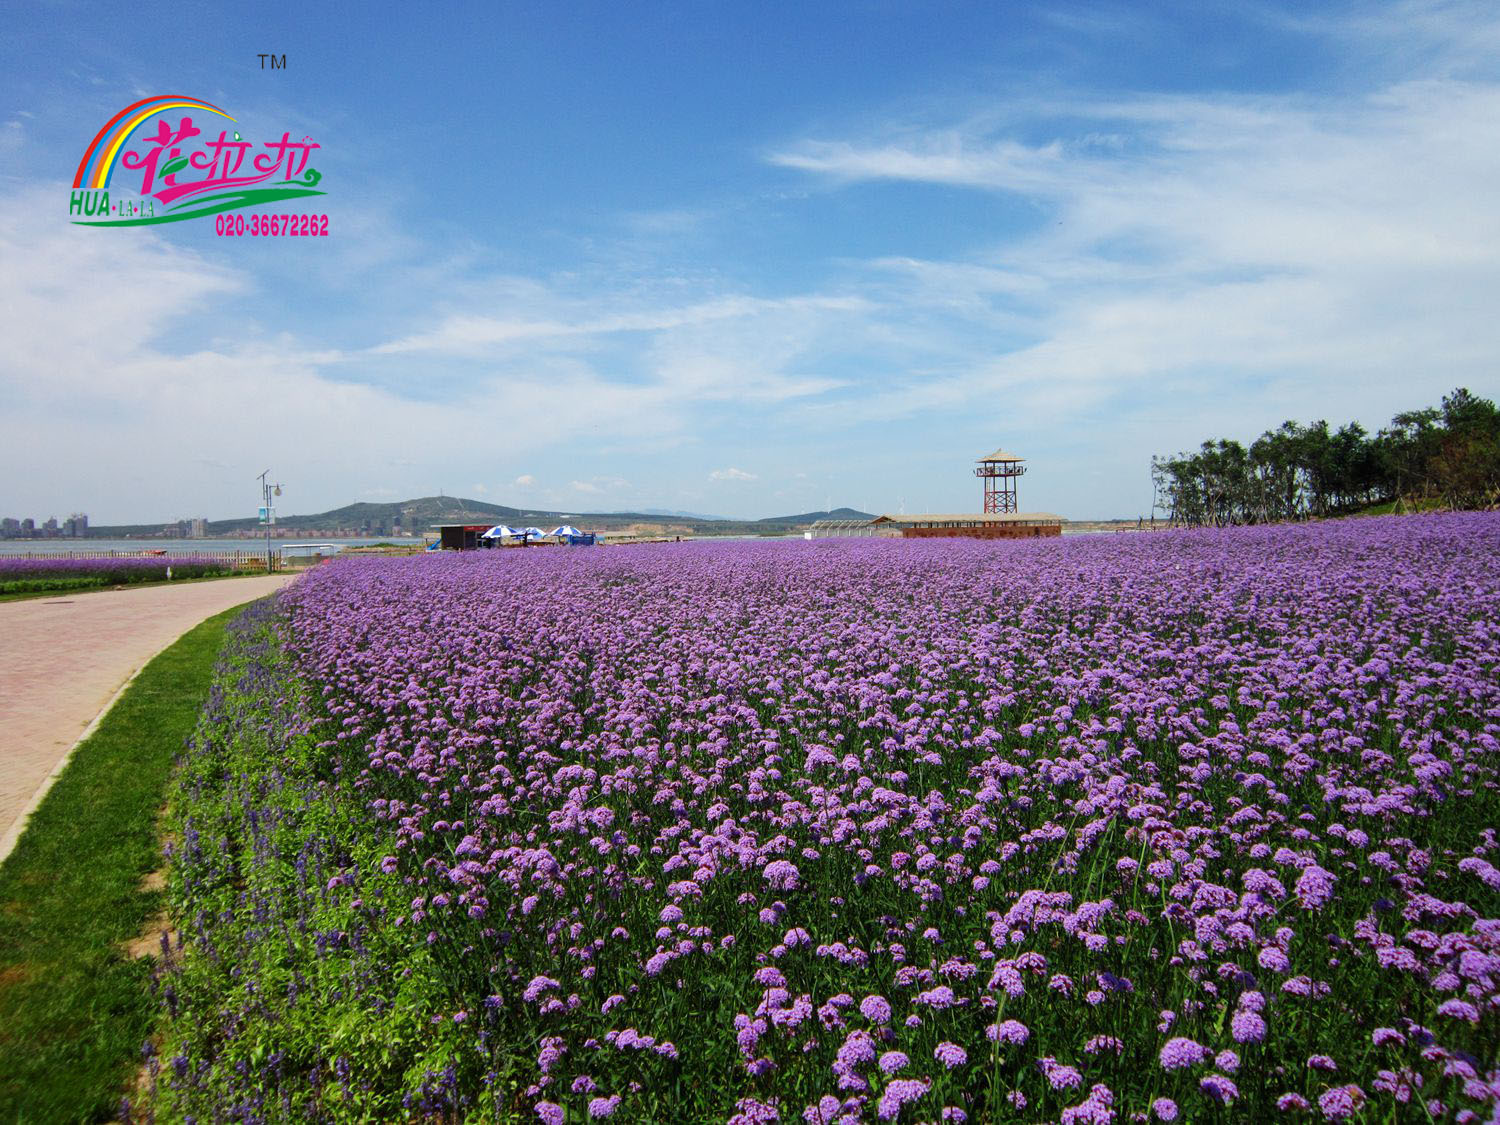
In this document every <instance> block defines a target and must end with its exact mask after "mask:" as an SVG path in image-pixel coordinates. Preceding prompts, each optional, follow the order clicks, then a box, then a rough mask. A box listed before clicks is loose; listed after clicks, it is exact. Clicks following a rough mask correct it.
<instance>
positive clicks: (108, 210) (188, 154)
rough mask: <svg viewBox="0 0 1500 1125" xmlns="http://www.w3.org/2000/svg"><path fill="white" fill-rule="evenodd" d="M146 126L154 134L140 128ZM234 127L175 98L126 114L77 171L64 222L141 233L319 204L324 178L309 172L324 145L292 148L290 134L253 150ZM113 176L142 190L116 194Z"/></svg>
mask: <svg viewBox="0 0 1500 1125" xmlns="http://www.w3.org/2000/svg"><path fill="white" fill-rule="evenodd" d="M195 118H196V123H195ZM153 120H154V121H155V128H154V130H149V129H143V128H142V126H144V125H146V124H147V123H148V122H151V121H153ZM234 121H235V119H234V118H233V117H231V116H230V115H229V114H227V113H225V112H224V111H223V110H222V109H220V108H219V107H218V106H216V105H213V104H211V103H209V102H205V101H203V100H201V99H199V98H190V97H186V96H184V95H181V94H167V95H163V96H159V97H154V98H143V99H142V100H140V101H138V102H136V103H135V104H133V105H128V106H126V107H125V108H124V109H122V110H121V111H120V112H119V113H117V114H115V115H114V116H113V117H111V118H110V119H109V121H108V122H106V123H105V126H104V128H102V129H100V130H99V132H98V133H96V134H95V135H94V139H93V141H92V143H90V145H89V147H88V148H87V149H86V150H85V151H84V154H83V159H81V160H80V161H79V162H78V170H77V171H76V172H75V173H74V175H73V191H72V195H71V197H70V199H69V204H68V214H69V215H70V216H72V217H73V222H74V223H76V224H79V225H83V226H141V225H144V224H149V223H175V222H180V221H182V220H183V219H196V218H200V217H202V216H205V215H217V214H220V213H222V212H225V211H237V210H242V209H244V208H249V207H258V206H261V205H264V204H268V203H278V202H281V201H283V200H288V199H297V198H301V197H303V196H310V195H324V194H326V193H325V192H323V191H320V190H317V185H318V184H319V182H320V181H321V180H322V178H323V177H322V175H321V174H320V173H319V172H318V171H317V169H315V168H311V167H309V166H308V160H309V158H310V157H311V156H312V154H313V152H315V151H316V150H318V149H320V148H322V147H323V146H322V145H320V144H318V143H317V142H316V141H314V140H313V139H312V138H311V137H303V138H302V139H301V140H297V141H294V140H293V139H292V136H291V133H290V132H284V133H282V134H281V137H280V138H279V139H276V140H270V141H265V142H262V143H260V144H256V143H255V142H254V141H248V140H245V139H244V138H243V137H241V136H240V134H239V133H238V132H237V131H236V130H234V128H233V125H234ZM221 123H228V127H221ZM138 132H139V135H138V136H137V133H138ZM215 132H217V136H215V135H214V134H215ZM120 172H126V173H137V174H139V175H140V177H141V179H140V187H139V188H138V189H136V190H134V191H131V192H126V191H124V190H122V189H121V188H120V184H119V181H120V180H123V179H126V178H127V177H126V176H121V175H117V173H120ZM112 194H113V198H111V196H112ZM281 218H282V219H285V220H290V219H291V218H292V216H282V217H281ZM300 218H301V217H300V216H298V219H299V220H300ZM242 219H243V216H241V217H239V218H238V219H236V222H237V223H240V222H241V221H242ZM324 225H326V223H325V224H324ZM284 226H288V224H286V223H280V222H279V223H278V224H276V226H275V227H274V228H273V229H276V230H280V229H283V227H284ZM293 226H296V229H299V230H300V225H298V224H293ZM288 229H290V226H288Z"/></svg>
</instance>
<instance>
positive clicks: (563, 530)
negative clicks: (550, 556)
mask: <svg viewBox="0 0 1500 1125" xmlns="http://www.w3.org/2000/svg"><path fill="white" fill-rule="evenodd" d="M581 534H583V533H582V532H581V531H579V530H578V529H577V528H576V527H574V526H573V525H572V524H568V523H565V524H563V525H562V526H561V527H554V528H553V529H552V530H551V531H549V532H547V536H548V537H549V538H552V539H563V538H571V537H572V536H574V535H581Z"/></svg>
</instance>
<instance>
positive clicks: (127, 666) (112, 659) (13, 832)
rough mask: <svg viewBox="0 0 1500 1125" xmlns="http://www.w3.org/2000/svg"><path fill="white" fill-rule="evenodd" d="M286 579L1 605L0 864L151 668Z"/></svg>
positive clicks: (205, 583)
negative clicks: (208, 623) (189, 635)
mask: <svg viewBox="0 0 1500 1125" xmlns="http://www.w3.org/2000/svg"><path fill="white" fill-rule="evenodd" d="M291 580H292V576H291V575H279V574H278V575H271V576H270V577H261V578H227V579H223V580H218V581H215V580H200V581H194V582H184V583H182V584H181V585H176V586H173V585H167V586H148V587H145V588H142V589H134V590H132V589H128V588H127V589H124V590H100V591H95V592H92V593H80V594H59V595H58V596H57V597H55V598H33V599H30V600H26V601H16V602H0V860H3V859H4V858H5V857H6V856H7V855H9V854H10V851H11V849H12V848H13V847H14V846H15V842H16V840H17V839H18V838H19V837H20V834H21V829H22V828H23V827H24V823H25V820H26V818H27V817H28V816H30V815H31V810H32V809H33V808H35V807H36V805H37V804H38V803H40V801H41V798H42V795H43V794H45V793H46V791H47V789H48V788H49V787H50V786H51V784H52V780H53V778H54V777H55V776H56V774H57V773H59V772H61V766H62V764H63V762H64V761H65V760H66V759H67V756H68V754H69V753H70V752H71V751H72V749H73V747H74V745H75V744H76V743H77V742H78V740H79V738H80V737H82V735H83V734H84V733H85V732H86V731H87V730H88V729H89V728H90V727H91V726H92V724H93V723H94V722H95V721H96V719H97V718H98V717H100V716H101V715H102V714H103V712H104V711H105V710H106V709H108V707H109V705H110V704H111V703H113V702H114V699H115V696H116V695H117V694H118V693H119V691H120V689H121V688H122V687H124V685H125V684H126V683H127V682H128V681H129V680H130V679H131V677H133V676H134V675H135V674H136V673H137V672H138V671H140V670H141V669H142V668H143V667H145V665H146V664H147V663H149V662H150V660H151V658H152V657H153V656H155V655H156V654H157V653H159V652H160V651H161V650H162V649H164V648H166V647H167V646H168V645H170V644H171V643H172V642H173V641H175V640H176V639H177V638H178V637H180V636H182V634H184V633H186V632H187V631H188V630H189V629H191V628H192V627H193V626H194V625H197V624H198V623H199V622H201V621H204V620H206V619H207V618H209V617H212V616H213V615H214V614H216V613H219V612H221V611H222V610H226V609H229V608H231V607H232V606H237V605H242V604H243V603H245V602H248V601H253V600H254V599H256V598H259V597H263V596H264V595H266V594H269V593H271V592H272V591H273V590H278V589H280V588H281V587H282V586H284V585H286V584H287V583H288V582H290V581H291Z"/></svg>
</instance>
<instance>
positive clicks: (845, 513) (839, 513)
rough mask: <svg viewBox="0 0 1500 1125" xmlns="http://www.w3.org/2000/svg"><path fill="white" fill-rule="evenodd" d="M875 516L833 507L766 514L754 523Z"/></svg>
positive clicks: (865, 518) (802, 521)
mask: <svg viewBox="0 0 1500 1125" xmlns="http://www.w3.org/2000/svg"><path fill="white" fill-rule="evenodd" d="M874 518H875V517H874V516H872V515H871V514H870V513H869V512H861V511H859V510H858V509H855V508H834V509H833V510H832V511H831V512H803V513H802V514H801V515H796V516H767V517H766V518H765V519H763V520H756V521H755V522H756V523H787V524H802V523H813V522H815V521H817V520H872V519H874Z"/></svg>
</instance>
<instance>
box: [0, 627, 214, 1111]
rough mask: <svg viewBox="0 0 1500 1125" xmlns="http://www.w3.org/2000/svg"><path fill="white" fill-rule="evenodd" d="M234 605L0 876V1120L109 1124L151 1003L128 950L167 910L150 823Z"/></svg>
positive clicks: (96, 753)
mask: <svg viewBox="0 0 1500 1125" xmlns="http://www.w3.org/2000/svg"><path fill="white" fill-rule="evenodd" d="M243 610H244V607H243V606H239V607H236V608H234V609H231V610H226V611H225V612H223V613H221V614H218V615H217V616H215V617H211V618H209V619H208V620H207V621H205V622H203V623H202V624H201V625H198V626H197V627H196V628H194V629H192V630H190V631H189V632H187V633H186V634H184V635H183V636H182V637H181V638H180V639H179V640H178V641H177V642H176V643H175V644H173V645H172V646H171V647H170V648H168V649H167V650H165V651H164V652H162V653H161V654H160V655H159V656H157V657H156V659H155V660H153V661H152V662H151V663H150V664H148V665H147V666H146V667H145V668H144V669H143V670H142V671H141V673H140V675H139V676H137V677H136V679H135V682H134V683H132V684H131V685H130V687H129V689H128V690H127V691H126V692H125V694H124V695H123V696H121V698H120V699H119V700H118V702H116V704H115V705H114V707H113V708H112V709H111V710H110V712H109V714H108V715H107V716H106V717H105V718H104V720H103V722H101V723H100V725H99V727H98V728H97V729H96V730H95V731H94V733H93V734H92V735H91V736H90V737H89V738H88V740H87V741H85V742H84V743H83V744H82V745H80V746H79V747H78V748H77V750H76V751H75V752H74V754H73V757H72V760H71V761H70V762H69V763H68V767H67V769H66V770H64V771H63V773H62V776H60V777H59V778H58V779H57V782H56V784H54V785H53V787H52V789H51V791H50V792H49V793H48V794H47V796H46V798H45V799H44V800H43V802H42V804H41V806H40V807H39V808H38V809H37V810H36V812H35V814H34V815H33V816H32V818H31V821H30V823H29V825H28V826H27V828H26V831H25V833H24V834H23V835H22V837H21V839H20V841H19V842H18V844H17V845H16V849H15V851H13V852H12V853H11V855H10V856H9V857H8V858H7V859H6V860H5V862H4V864H3V865H0V1121H3V1122H33V1121H36V1122H41V1121H48V1122H50V1121H90V1120H97V1119H99V1118H107V1117H110V1116H113V1114H114V1113H115V1112H116V1111H117V1109H118V1107H119V1103H120V1098H121V1095H122V1094H123V1093H124V1092H125V1090H126V1088H127V1086H128V1083H129V1081H130V1078H131V1076H132V1074H133V1073H134V1070H135V1067H136V1066H137V1065H138V1063H139V1060H140V1051H141V1045H142V1043H143V1042H144V1041H145V1040H146V1038H147V1036H148V1034H149V1033H150V1030H151V1027H152V1024H153V1021H154V1018H155V1012H156V1002H155V1001H154V1000H153V999H152V997H151V995H150V989H149V985H150V977H151V961H150V959H149V958H143V959H140V960H131V959H129V958H128V957H127V956H126V955H125V953H124V951H123V948H122V946H123V943H125V942H128V941H130V940H131V939H132V938H135V937H136V936H137V935H138V934H139V933H140V931H141V928H142V927H143V925H144V924H145V922H146V920H147V919H149V918H151V917H152V916H154V915H155V914H157V913H158V912H159V911H160V910H161V909H162V907H163V906H164V904H165V896H164V893H163V892H161V891H145V890H142V889H141V881H142V879H143V877H144V876H145V875H147V874H149V873H150V872H152V871H154V870H156V869H157V868H158V867H160V866H161V846H160V841H159V840H158V838H157V831H158V828H157V821H158V817H159V814H160V810H161V808H162V802H163V800H164V793H165V790H166V785H167V779H168V776H169V775H170V773H171V769H172V762H173V759H174V757H175V756H176V755H177V754H178V753H179V752H180V751H181V749H182V745H183V742H184V740H185V739H186V738H187V737H188V735H189V734H190V733H191V732H192V730H193V726H194V723H195V721H196V719H197V715H198V712H199V710H200V708H201V707H202V706H203V702H204V700H205V698H206V697H207V694H208V688H209V683H210V680H211V678H212V673H213V668H214V663H215V660H216V658H217V656H218V652H219V649H220V647H221V645H222V644H223V640H224V630H225V626H226V625H227V623H228V622H229V620H230V619H231V618H232V617H234V616H235V615H236V614H238V613H241V612H243Z"/></svg>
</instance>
